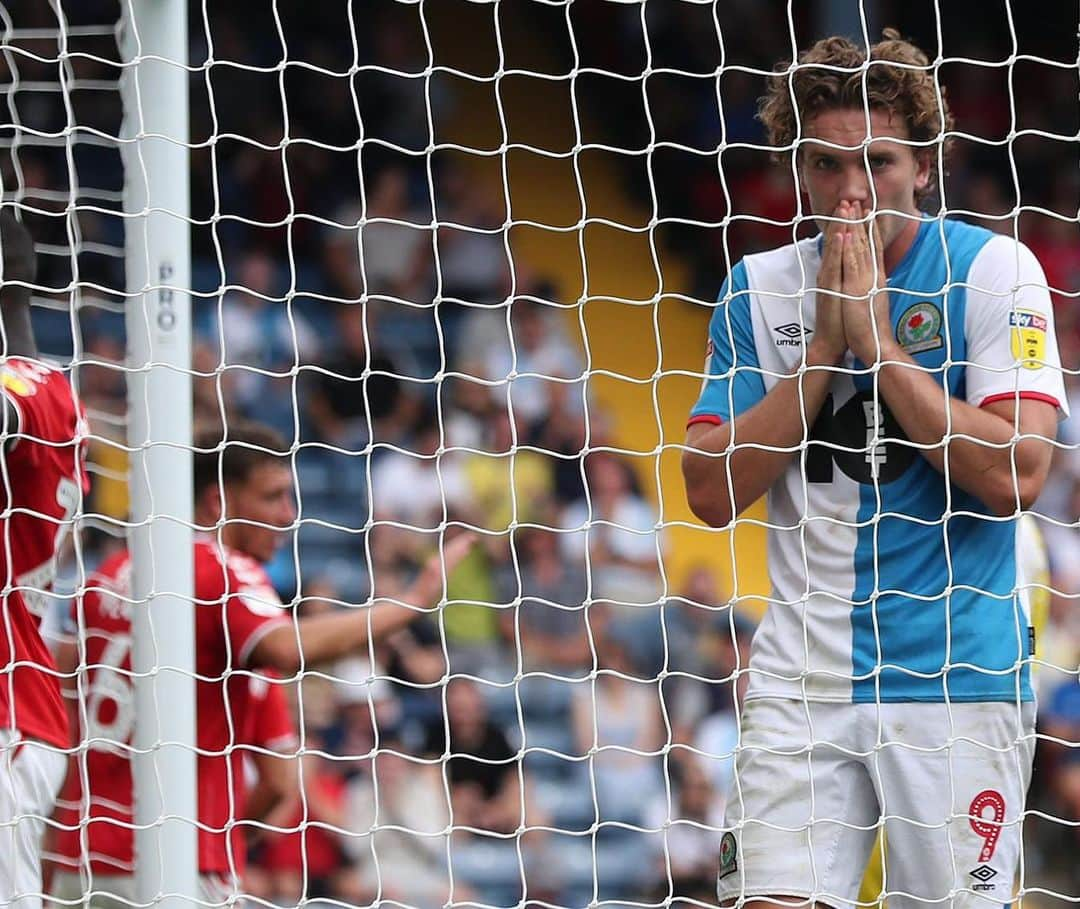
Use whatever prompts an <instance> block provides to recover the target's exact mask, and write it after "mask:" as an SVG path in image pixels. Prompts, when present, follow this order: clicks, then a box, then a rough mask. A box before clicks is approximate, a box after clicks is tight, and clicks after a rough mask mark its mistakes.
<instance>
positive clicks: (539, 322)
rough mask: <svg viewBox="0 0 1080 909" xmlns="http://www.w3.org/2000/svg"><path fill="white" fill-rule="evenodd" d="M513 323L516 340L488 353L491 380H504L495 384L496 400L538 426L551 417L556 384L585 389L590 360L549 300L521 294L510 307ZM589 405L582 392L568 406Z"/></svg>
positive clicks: (580, 406)
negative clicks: (567, 335)
mask: <svg viewBox="0 0 1080 909" xmlns="http://www.w3.org/2000/svg"><path fill="white" fill-rule="evenodd" d="M510 321H511V328H512V331H513V333H512V341H513V344H512V346H510V345H506V346H504V345H499V346H496V347H492V348H491V349H490V350H489V351H488V353H487V357H486V359H485V362H484V372H485V378H487V379H489V380H490V381H493V382H496V383H499V384H496V385H494V386H493V387H492V395H493V396H494V397H495V400H496V401H500V402H506V401H509V402H510V405H511V406H512V407H513V413H514V417H515V418H516V419H520V420H522V421H523V422H524V423H525V424H526V425H527V426H533V425H534V424H536V423H538V422H539V421H541V420H543V419H546V417H547V413H548V410H549V405H550V400H551V386H552V385H555V384H559V383H560V381H562V382H566V383H569V384H570V386H571V388H575V389H576V388H581V387H582V381H583V379H582V375H583V373H584V364H583V363H582V360H581V355H580V354H579V353H578V352H577V351H576V350H575V349H574V348H573V347H571V346H570V343H569V342H568V341H567V340H566V338H565V336H564V335H563V334H562V332H561V331H560V330H559V328H558V325H557V323H556V322H555V313H554V311H552V310H549V308H548V307H547V305H546V304H542V303H537V302H534V301H533V300H529V299H522V298H518V299H516V300H515V301H514V303H513V305H512V307H511V309H510ZM511 373H513V374H514V376H513V377H511ZM503 383H505V384H503ZM583 404H584V402H583V399H582V397H581V395H580V394H578V395H574V394H571V395H569V396H568V398H567V403H566V406H568V407H570V408H574V409H578V410H580V409H581V408H582V407H583Z"/></svg>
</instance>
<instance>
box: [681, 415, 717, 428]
mask: <svg viewBox="0 0 1080 909" xmlns="http://www.w3.org/2000/svg"><path fill="white" fill-rule="evenodd" d="M723 422H724V418H723V417H718V416H717V415H716V414H713V413H702V414H698V415H697V416H696V417H691V418H690V419H689V420H687V421H686V427H687V429H689V428H690V427H691V426H693V425H694V424H695V423H710V424H712V425H713V426H721V425H723Z"/></svg>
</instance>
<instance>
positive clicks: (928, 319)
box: [896, 300, 945, 354]
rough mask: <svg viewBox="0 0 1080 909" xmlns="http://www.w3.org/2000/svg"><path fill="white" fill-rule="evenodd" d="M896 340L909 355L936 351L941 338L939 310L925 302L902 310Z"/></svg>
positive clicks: (941, 340) (941, 342)
mask: <svg viewBox="0 0 1080 909" xmlns="http://www.w3.org/2000/svg"><path fill="white" fill-rule="evenodd" d="M896 340H897V341H898V342H899V343H900V346H901V347H903V348H904V350H906V351H907V352H908V353H909V354H915V353H922V352H923V351H924V350H937V349H938V348H939V347H941V345H942V344H944V343H945V342H944V339H943V338H942V337H941V310H940V309H938V308H937V307H936V306H935V305H934V304H933V303H928V302H926V301H925V300H924V301H922V302H921V303H916V304H914V305H913V306H909V307H908V308H907V309H905V310H904V313H903V315H901V316H900V321H899V322H897V324H896Z"/></svg>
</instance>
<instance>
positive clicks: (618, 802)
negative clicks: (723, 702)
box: [572, 624, 665, 823]
mask: <svg viewBox="0 0 1080 909" xmlns="http://www.w3.org/2000/svg"><path fill="white" fill-rule="evenodd" d="M619 630H620V629H619V628H618V627H617V626H615V625H614V624H613V625H612V626H611V627H609V628H607V629H606V630H605V632H604V633H603V634H600V635H597V637H596V666H597V676H596V681H595V682H594V683H593V685H592V686H587V685H580V686H575V688H574V694H573V701H572V719H573V724H574V735H575V738H576V740H577V752H578V753H579V754H590V753H592V751H593V749H594V748H595V749H599V750H598V751H596V753H595V754H593V756H592V759H591V761H590V762H589V764H588V767H589V773H590V776H591V778H592V781H593V785H594V786H595V792H596V804H597V812H598V817H597V820H598V821H610V820H618V821H629V822H630V823H640V822H641V814H640V812H641V809H642V806H643V805H645V804H647V803H648V801H649V799H650V798H651V797H652V796H654V795H655V794H656V793H658V792H659V791H660V790H661V788H662V782H661V781H662V779H663V777H662V774H661V770H660V766H659V764H658V762H657V758H656V757H655V756H654V755H655V754H656V753H657V752H658V751H659V750H660V748H661V746H662V745H663V744H664V739H665V734H664V731H663V724H662V721H661V716H660V697H659V691H658V689H657V687H656V683H655V682H654V681H652V680H649V681H645V680H642V679H639V678H637V676H636V671H637V670H636V667H635V665H634V663H633V661H632V660H631V658H630V654H629V651H628V648H627V646H626V644H625V643H624V642H623V640H621V638H620V635H619Z"/></svg>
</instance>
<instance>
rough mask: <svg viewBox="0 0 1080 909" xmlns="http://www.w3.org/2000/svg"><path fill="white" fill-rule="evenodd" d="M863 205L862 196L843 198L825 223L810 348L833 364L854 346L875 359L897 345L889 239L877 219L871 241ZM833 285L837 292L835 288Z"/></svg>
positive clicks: (861, 355) (864, 357) (868, 361)
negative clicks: (891, 309)
mask: <svg viewBox="0 0 1080 909" xmlns="http://www.w3.org/2000/svg"><path fill="white" fill-rule="evenodd" d="M864 211H865V210H864V209H863V207H862V204H861V203H859V202H846V201H845V202H841V203H840V204H839V205H838V206H837V207H836V210H835V211H834V212H833V217H834V218H836V219H838V220H834V221H830V222H829V223H828V225H827V226H826V228H825V247H824V250H823V251H822V257H821V268H820V270H819V271H818V279H817V282H818V288H819V290H818V294H817V311H816V315H815V320H814V337H813V340H812V342H811V344H810V348H809V351H808V352H809V353H811V354H812V355H814V356H815V358H817V357H820V358H821V359H823V360H824V361H825V362H830V363H833V364H836V363H839V362H840V361H841V360H843V358H844V355H845V354H846V353H847V351H849V350H850V351H851V352H852V353H853V354H854V355H855V356H856V357H858V358H859V359H860V360H861V361H862V362H863V363H866V364H867V365H872V364H874V363H877V362H878V361H879V360H882V361H883V360H887V359H892V358H893V357H892V356H890V354H891V353H892V352H893V351H894V350H895V349H896V342H895V340H894V338H893V335H892V321H891V319H890V317H889V293H888V290H886V287H885V279H886V276H885V250H884V246H885V244H884V243H883V242H882V239H881V231H880V230H879V228H878V225H877V223H876V222H872V226H871V230H872V231H873V236H874V242H873V244H872V245H871V243H870V235H869V233H868V232H867V225H866V224H864V223H863V221H862V219H863V217H864ZM830 291H832V293H830Z"/></svg>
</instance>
